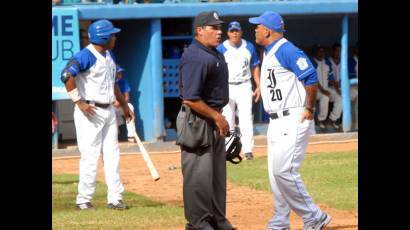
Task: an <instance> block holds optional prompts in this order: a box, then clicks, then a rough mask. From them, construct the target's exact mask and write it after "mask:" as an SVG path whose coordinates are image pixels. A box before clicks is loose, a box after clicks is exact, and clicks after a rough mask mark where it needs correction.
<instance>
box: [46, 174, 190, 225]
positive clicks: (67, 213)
mask: <svg viewBox="0 0 410 230" xmlns="http://www.w3.org/2000/svg"><path fill="white" fill-rule="evenodd" d="M52 181H53V182H52V207H53V212H52V227H53V229H124V230H128V229H147V228H152V227H166V226H178V225H183V224H184V223H185V219H184V212H183V208H182V207H177V206H172V205H168V204H164V203H160V202H156V201H152V200H150V199H148V198H146V197H143V196H140V195H138V194H135V193H131V192H124V193H123V198H124V201H125V202H126V203H127V204H128V205H129V206H130V209H129V210H126V211H116V210H109V209H107V208H106V205H107V199H106V192H107V186H106V185H105V184H104V183H100V182H97V185H96V191H95V195H94V198H93V202H92V203H93V205H94V207H95V208H96V210H94V211H78V210H76V209H75V198H76V195H77V184H78V175H68V174H54V175H53V178H52Z"/></svg>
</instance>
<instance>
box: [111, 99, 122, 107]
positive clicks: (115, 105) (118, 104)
mask: <svg viewBox="0 0 410 230" xmlns="http://www.w3.org/2000/svg"><path fill="white" fill-rule="evenodd" d="M113 105H114V107H115V108H119V107H120V106H121V104H120V102H119V101H117V100H115V101H114V104H113Z"/></svg>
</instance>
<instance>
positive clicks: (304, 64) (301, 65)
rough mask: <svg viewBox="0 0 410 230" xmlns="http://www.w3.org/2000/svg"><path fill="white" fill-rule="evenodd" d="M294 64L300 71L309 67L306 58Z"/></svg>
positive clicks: (301, 58)
mask: <svg viewBox="0 0 410 230" xmlns="http://www.w3.org/2000/svg"><path fill="white" fill-rule="evenodd" d="M296 64H297V65H298V66H299V69H300V70H305V69H306V68H307V67H309V65H308V63H307V61H306V58H303V57H300V58H299V59H298V60H297V61H296Z"/></svg>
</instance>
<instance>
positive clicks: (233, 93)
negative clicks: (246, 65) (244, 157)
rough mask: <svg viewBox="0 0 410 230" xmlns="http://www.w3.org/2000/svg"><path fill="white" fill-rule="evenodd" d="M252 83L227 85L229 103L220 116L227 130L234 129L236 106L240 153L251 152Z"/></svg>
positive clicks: (252, 143)
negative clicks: (226, 123) (225, 122)
mask: <svg viewBox="0 0 410 230" xmlns="http://www.w3.org/2000/svg"><path fill="white" fill-rule="evenodd" d="M252 100H253V97H252V83H251V81H250V80H248V81H246V82H244V83H242V84H238V85H233V84H229V103H228V104H227V105H226V106H225V107H224V108H223V111H222V115H223V116H225V119H226V120H227V121H228V123H229V129H230V130H234V129H235V114H236V111H235V105H237V106H238V117H239V128H240V130H241V134H242V137H241V142H242V152H243V153H249V152H252V151H253V146H254V138H253V117H252Z"/></svg>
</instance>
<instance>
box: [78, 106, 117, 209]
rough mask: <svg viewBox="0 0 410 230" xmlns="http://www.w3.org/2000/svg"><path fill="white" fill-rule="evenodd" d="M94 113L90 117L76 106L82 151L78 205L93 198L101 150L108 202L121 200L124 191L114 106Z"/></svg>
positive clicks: (98, 109) (79, 141)
mask: <svg viewBox="0 0 410 230" xmlns="http://www.w3.org/2000/svg"><path fill="white" fill-rule="evenodd" d="M95 112H96V114H95V115H94V116H92V117H90V118H88V117H87V116H85V115H84V113H83V112H82V111H81V110H80V109H79V108H78V106H75V108H74V123H75V129H76V134H77V143H78V148H79V150H80V153H81V160H80V181H79V183H78V195H77V200H76V203H77V204H81V203H85V202H91V200H92V198H93V195H94V192H95V183H96V176H97V168H98V158H99V156H100V153H102V156H103V162H104V172H105V181H106V183H107V187H108V191H107V201H108V203H116V202H117V201H118V200H122V192H124V187H123V185H122V183H121V181H120V172H119V160H120V149H119V146H118V126H117V120H116V117H115V108H114V106H109V107H108V108H106V109H103V108H99V107H96V110H95Z"/></svg>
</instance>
